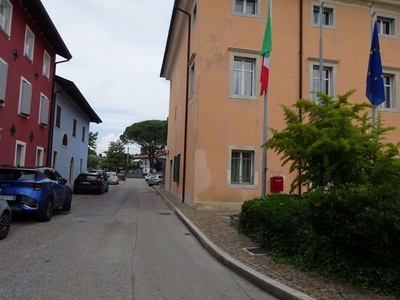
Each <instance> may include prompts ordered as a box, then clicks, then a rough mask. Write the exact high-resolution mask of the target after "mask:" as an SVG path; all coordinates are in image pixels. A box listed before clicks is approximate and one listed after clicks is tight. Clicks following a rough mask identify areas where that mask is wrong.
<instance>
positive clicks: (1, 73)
mask: <svg viewBox="0 0 400 300" xmlns="http://www.w3.org/2000/svg"><path fill="white" fill-rule="evenodd" d="M7 79H8V64H7V63H6V62H5V61H4V60H2V59H1V58H0V105H2V106H4V104H5V101H6V90H7Z"/></svg>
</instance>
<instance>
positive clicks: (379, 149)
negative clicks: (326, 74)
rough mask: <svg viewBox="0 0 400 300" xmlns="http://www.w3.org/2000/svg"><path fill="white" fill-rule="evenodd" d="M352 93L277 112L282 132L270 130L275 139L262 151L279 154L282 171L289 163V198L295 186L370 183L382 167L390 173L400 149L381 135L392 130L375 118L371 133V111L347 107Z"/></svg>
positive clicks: (299, 103) (322, 97) (323, 97)
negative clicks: (292, 174)
mask: <svg viewBox="0 0 400 300" xmlns="http://www.w3.org/2000/svg"><path fill="white" fill-rule="evenodd" d="M353 93H354V91H349V92H347V93H346V94H344V95H339V96H337V100H334V99H333V98H332V97H329V96H327V95H325V94H322V93H319V94H318V98H319V101H318V102H314V101H310V100H305V99H300V100H298V101H297V102H296V103H295V104H294V105H293V106H292V107H291V108H290V107H287V106H284V105H282V106H281V107H282V108H283V111H284V119H285V122H286V128H284V129H283V130H282V131H278V130H275V129H270V130H271V131H272V134H273V137H272V138H271V139H270V140H268V141H267V143H266V144H265V145H264V146H266V147H267V148H269V149H274V150H275V151H276V152H277V153H278V154H281V155H282V156H281V160H282V162H283V163H282V165H285V164H288V163H289V164H290V172H294V171H298V172H297V174H298V175H297V176H296V178H295V180H294V181H293V182H292V184H291V192H293V191H294V190H295V189H296V188H297V187H299V185H308V186H310V187H311V189H315V188H317V187H324V186H327V185H329V184H334V185H337V186H338V185H341V184H349V183H353V184H366V183H371V182H372V181H374V180H376V179H374V178H373V177H374V176H373V174H374V173H378V174H381V173H382V171H379V170H381V169H382V166H385V167H388V165H391V169H392V170H394V168H395V166H394V164H396V162H395V160H393V157H395V156H396V155H398V153H399V152H398V147H399V145H393V144H390V143H384V139H385V134H386V133H387V131H390V130H393V128H391V127H388V128H384V127H383V126H382V122H381V119H380V116H379V118H378V122H377V123H376V128H375V129H373V128H372V127H373V126H372V124H371V121H370V118H369V117H368V113H367V112H363V111H364V110H365V109H366V108H371V107H372V106H371V105H370V104H367V103H363V104H352V103H349V102H348V98H349V97H350V96H351V95H352V94H353ZM299 112H300V113H299ZM378 166H380V167H379V168H378ZM395 173H396V174H398V172H396V171H395Z"/></svg>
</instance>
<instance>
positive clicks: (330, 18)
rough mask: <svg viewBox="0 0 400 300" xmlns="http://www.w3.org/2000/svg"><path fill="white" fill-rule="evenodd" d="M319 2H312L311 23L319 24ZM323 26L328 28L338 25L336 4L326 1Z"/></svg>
mask: <svg viewBox="0 0 400 300" xmlns="http://www.w3.org/2000/svg"><path fill="white" fill-rule="evenodd" d="M319 11H320V4H319V3H315V2H313V3H311V18H312V19H311V24H312V25H313V26H319ZM322 26H323V27H327V28H335V27H336V9H335V6H332V5H329V4H326V3H324V6H323V8H322Z"/></svg>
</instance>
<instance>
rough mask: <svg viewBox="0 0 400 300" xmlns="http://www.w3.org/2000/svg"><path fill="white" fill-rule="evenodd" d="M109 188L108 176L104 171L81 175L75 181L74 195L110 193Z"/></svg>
mask: <svg viewBox="0 0 400 300" xmlns="http://www.w3.org/2000/svg"><path fill="white" fill-rule="evenodd" d="M108 188H109V182H108V175H107V173H106V172H104V171H102V170H97V171H89V172H84V173H81V174H79V175H78V177H76V179H75V181H74V193H85V192H89V193H98V194H103V193H104V192H108Z"/></svg>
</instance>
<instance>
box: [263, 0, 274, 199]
mask: <svg viewBox="0 0 400 300" xmlns="http://www.w3.org/2000/svg"><path fill="white" fill-rule="evenodd" d="M271 10H272V0H268V14H269V16H270V18H272V11H271ZM267 19H268V17H267ZM267 22H268V20H267ZM263 42H264V41H263ZM267 141H268V88H267V89H265V91H264V122H263V145H265V144H266V143H267ZM262 148H263V151H262V166H261V168H262V171H261V197H262V198H263V197H265V196H266V195H267V170H268V168H267V148H266V147H265V146H264V147H262Z"/></svg>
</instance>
